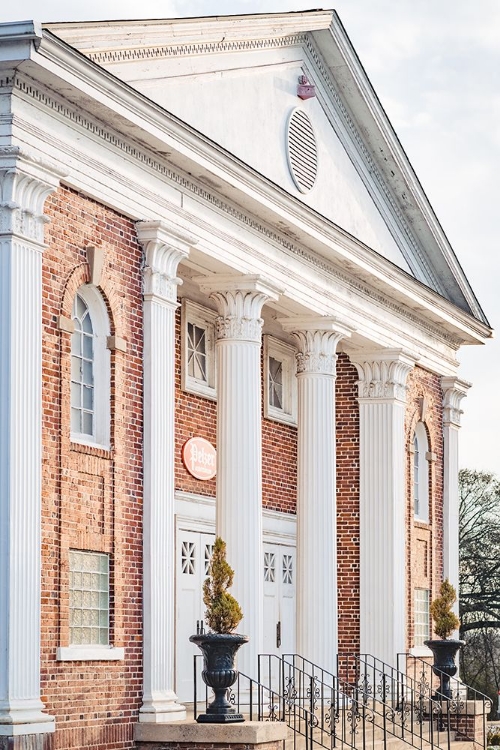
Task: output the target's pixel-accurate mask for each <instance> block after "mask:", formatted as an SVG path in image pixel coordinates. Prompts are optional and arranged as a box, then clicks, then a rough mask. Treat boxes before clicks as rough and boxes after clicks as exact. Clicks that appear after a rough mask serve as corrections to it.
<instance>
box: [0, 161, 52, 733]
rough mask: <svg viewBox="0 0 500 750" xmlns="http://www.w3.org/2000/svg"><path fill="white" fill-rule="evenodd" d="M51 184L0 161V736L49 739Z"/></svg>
mask: <svg viewBox="0 0 500 750" xmlns="http://www.w3.org/2000/svg"><path fill="white" fill-rule="evenodd" d="M59 176H60V175H58V174H56V172H55V171H54V170H52V168H51V167H50V166H48V165H43V164H41V163H40V162H39V161H35V160H33V159H30V158H28V157H24V156H22V155H21V154H20V152H19V149H17V148H9V147H4V148H3V149H2V150H1V154H0V195H1V200H0V735H10V736H12V735H23V734H41V733H45V732H53V731H54V719H53V717H52V716H49V715H47V714H46V713H44V712H43V708H44V706H43V703H42V701H41V700H40V563H41V449H42V254H43V250H44V248H45V245H44V225H45V222H46V221H47V218H46V217H45V216H44V214H43V206H44V203H45V199H46V198H47V196H48V195H50V193H52V192H53V191H54V190H55V189H56V187H57V185H58V182H59Z"/></svg>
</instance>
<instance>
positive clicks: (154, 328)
mask: <svg viewBox="0 0 500 750" xmlns="http://www.w3.org/2000/svg"><path fill="white" fill-rule="evenodd" d="M137 233H138V238H139V242H140V243H141V244H142V245H143V246H144V250H145V256H146V264H145V268H144V515H143V523H144V542H143V548H144V553H143V564H144V574H143V575H144V578H143V597H144V603H143V629H144V630H143V644H144V646H143V649H144V655H143V669H144V677H143V680H144V683H143V703H142V707H141V710H140V717H139V718H140V721H141V722H151V723H163V722H168V721H179V720H181V719H184V718H185V716H186V712H185V709H184V706H182V705H180V704H179V703H178V702H177V696H176V695H175V692H174V689H173V688H174V643H175V641H174V635H175V608H174V579H175V575H174V563H175V553H174V549H175V536H174V534H175V529H174V488H175V483H174V482H175V476H174V466H175V464H174V456H175V454H174V451H175V440H174V406H175V392H174V373H175V369H174V368H175V310H176V308H177V285H178V284H179V283H181V282H180V279H178V278H177V267H178V264H179V262H180V261H181V260H182V259H183V258H186V257H187V255H188V252H189V247H190V246H191V245H192V244H193V242H192V241H191V240H190V239H189V238H187V237H183V236H179V235H177V234H174V233H173V232H172V231H171V230H169V229H168V228H167V227H165V226H164V225H162V224H161V223H160V222H158V221H150V222H139V223H138V224H137ZM188 636H189V633H186V634H185V637H186V642H187V638H188Z"/></svg>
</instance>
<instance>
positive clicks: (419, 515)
mask: <svg viewBox="0 0 500 750" xmlns="http://www.w3.org/2000/svg"><path fill="white" fill-rule="evenodd" d="M415 445H416V446H417V450H415ZM412 448H413V462H412V468H413V485H412V502H413V515H414V518H415V519H416V520H417V521H421V522H422V523H429V455H430V454H429V439H428V437H427V430H426V429H425V425H424V423H423V422H417V424H416V425H415V431H414V433H413V443H412ZM417 451H418V468H417V466H416V456H417ZM416 505H417V506H418V508H416V507H415V506H416Z"/></svg>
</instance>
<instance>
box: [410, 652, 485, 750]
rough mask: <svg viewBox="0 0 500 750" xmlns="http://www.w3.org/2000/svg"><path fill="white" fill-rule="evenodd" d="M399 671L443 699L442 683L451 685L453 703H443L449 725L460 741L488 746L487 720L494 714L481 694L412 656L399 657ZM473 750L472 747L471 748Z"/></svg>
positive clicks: (423, 660) (479, 746) (482, 746)
mask: <svg viewBox="0 0 500 750" xmlns="http://www.w3.org/2000/svg"><path fill="white" fill-rule="evenodd" d="M397 664H398V670H399V671H401V672H403V673H404V674H405V675H407V678H409V679H411V680H412V681H413V683H415V684H417V685H421V686H423V688H424V689H425V690H429V691H431V692H433V694H434V696H435V697H436V698H439V696H440V690H441V682H442V680H443V678H444V680H445V681H446V682H449V692H450V694H451V700H448V701H441V705H444V706H445V708H446V709H447V711H446V713H447V716H446V717H445V719H446V721H448V719H449V721H450V723H451V725H452V729H453V730H454V732H455V735H456V739H457V740H465V741H469V742H471V743H473V744H474V745H476V746H477V747H478V748H486V746H487V732H488V727H487V721H486V720H487V716H488V714H489V713H490V711H491V700H490V698H489V697H488V696H487V695H484V693H481V692H480V691H479V690H475V689H474V688H472V687H470V686H469V685H466V684H465V683H464V682H462V681H461V680H460V679H459V678H457V677H450V676H449V675H447V674H446V673H444V672H441V670H439V669H437V668H434V667H433V665H432V663H431V662H430V661H428V660H426V659H423V658H422V657H419V656H413V654H407V653H403V654H398V657H397ZM471 750H472V746H471Z"/></svg>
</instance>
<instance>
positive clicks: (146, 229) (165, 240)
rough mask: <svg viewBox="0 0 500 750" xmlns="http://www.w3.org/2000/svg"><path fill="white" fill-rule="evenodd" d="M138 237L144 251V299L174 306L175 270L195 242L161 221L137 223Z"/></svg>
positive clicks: (176, 284)
mask: <svg viewBox="0 0 500 750" xmlns="http://www.w3.org/2000/svg"><path fill="white" fill-rule="evenodd" d="M136 228H137V237H138V240H139V242H140V243H141V245H142V246H143V248H144V254H145V260H146V265H145V268H144V298H145V299H156V300H158V301H160V300H162V301H164V302H169V303H171V304H176V303H177V287H178V286H179V285H180V284H182V281H181V279H179V278H177V267H178V265H179V263H180V262H181V260H184V258H187V257H188V255H189V250H190V248H191V247H193V245H195V244H196V242H197V240H195V239H194V238H193V237H190V236H189V235H186V234H182V233H180V232H177V231H176V230H175V229H172V228H170V227H168V226H166V225H165V224H163V223H162V222H161V221H139V222H137V224H136Z"/></svg>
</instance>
